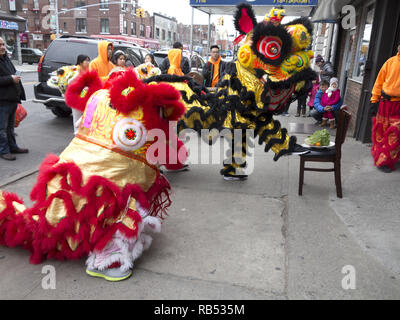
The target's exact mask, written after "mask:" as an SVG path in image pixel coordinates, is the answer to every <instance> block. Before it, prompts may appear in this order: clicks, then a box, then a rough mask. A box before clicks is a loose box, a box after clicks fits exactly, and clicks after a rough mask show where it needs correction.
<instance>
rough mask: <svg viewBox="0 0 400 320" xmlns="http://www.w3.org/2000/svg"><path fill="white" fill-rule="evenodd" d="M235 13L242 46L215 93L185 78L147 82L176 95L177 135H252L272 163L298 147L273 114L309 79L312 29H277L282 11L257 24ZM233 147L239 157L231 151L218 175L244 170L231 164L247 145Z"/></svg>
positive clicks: (247, 11)
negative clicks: (181, 111) (180, 112)
mask: <svg viewBox="0 0 400 320" xmlns="http://www.w3.org/2000/svg"><path fill="white" fill-rule="evenodd" d="M237 9H238V10H237V12H236V15H235V27H236V29H237V30H238V31H239V32H240V34H241V37H242V38H245V41H244V44H243V45H242V46H241V48H240V50H239V52H238V58H237V61H235V62H233V63H231V65H230V66H229V67H228V68H227V72H226V74H225V75H224V77H223V78H222V79H221V81H220V82H219V84H218V88H217V91H216V92H213V93H205V92H204V91H205V90H204V88H201V87H199V86H198V85H196V83H195V82H194V81H192V79H190V78H188V77H177V76H170V75H162V76H158V77H154V78H150V79H148V80H147V81H148V82H153V81H155V82H168V83H170V84H172V85H173V86H174V87H175V88H176V89H178V90H179V91H180V92H181V94H182V99H183V102H184V103H185V105H186V108H187V111H186V113H185V116H184V117H183V119H181V120H180V121H179V123H178V131H182V130H184V129H194V130H195V131H197V132H199V133H200V131H201V130H202V129H209V130H212V129H217V130H218V131H222V130H224V129H230V130H235V129H241V130H248V129H250V130H254V136H255V137H257V136H258V137H259V143H260V144H263V143H265V151H266V152H267V151H269V150H270V149H272V151H273V152H274V153H275V157H274V160H278V159H279V157H281V156H282V155H286V154H291V153H293V152H295V150H297V149H298V148H299V147H300V146H298V145H296V137H289V135H288V132H287V130H286V129H284V128H281V124H280V123H279V121H276V120H274V119H273V115H274V114H279V113H280V112H281V111H282V108H283V107H284V106H285V105H286V104H287V103H290V102H291V101H292V99H293V97H294V96H295V93H296V92H298V91H300V90H301V89H302V88H303V87H304V85H305V83H306V82H307V81H311V80H313V79H315V73H314V72H313V71H312V70H311V68H310V60H311V59H312V58H313V55H314V54H313V52H312V51H311V50H309V48H310V46H311V39H312V29H313V27H312V24H311V22H310V20H309V19H307V18H300V19H297V20H294V21H292V22H290V23H288V24H286V25H282V24H281V23H280V21H281V19H282V18H283V13H284V10H279V9H273V10H271V12H270V14H269V15H267V16H266V17H265V19H264V21H262V22H260V23H257V20H256V17H255V14H254V11H253V9H252V7H251V6H250V5H248V4H241V5H239V6H238V7H237ZM235 144H236V147H237V144H241V145H242V148H241V154H240V155H239V154H237V152H236V154H235V152H232V161H227V162H229V163H227V162H225V163H224V169H223V170H222V172H221V173H222V174H223V175H224V176H240V175H241V172H242V170H241V169H242V168H243V167H245V164H243V163H241V164H239V162H240V161H237V159H238V158H240V157H242V158H245V156H246V152H247V147H248V141H246V138H243V140H242V141H240V142H238V141H236V142H235ZM235 150H238V149H235Z"/></svg>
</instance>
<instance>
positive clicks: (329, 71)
mask: <svg viewBox="0 0 400 320" xmlns="http://www.w3.org/2000/svg"><path fill="white" fill-rule="evenodd" d="M315 64H316V65H317V66H318V67H319V68H320V69H321V71H320V73H319V74H320V78H321V81H324V80H325V81H328V82H329V81H331V78H333V77H334V76H335V71H334V70H333V66H332V63H330V62H329V61H325V60H324V58H322V56H321V55H320V54H319V55H318V56H317V57H316V58H315Z"/></svg>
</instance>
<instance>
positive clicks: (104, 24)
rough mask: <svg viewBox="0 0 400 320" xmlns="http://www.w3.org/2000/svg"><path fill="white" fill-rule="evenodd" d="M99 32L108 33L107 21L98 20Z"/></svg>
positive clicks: (108, 24) (108, 25)
mask: <svg viewBox="0 0 400 320" xmlns="http://www.w3.org/2000/svg"><path fill="white" fill-rule="evenodd" d="M100 32H101V33H110V22H109V20H108V19H101V20H100Z"/></svg>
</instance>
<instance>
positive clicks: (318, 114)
mask: <svg viewBox="0 0 400 320" xmlns="http://www.w3.org/2000/svg"><path fill="white" fill-rule="evenodd" d="M328 88H329V82H328V81H325V80H323V81H321V82H320V84H319V90H318V92H317V94H316V95H315V99H314V109H313V110H312V111H311V116H312V117H313V118H314V119H315V120H316V121H317V123H316V124H321V123H322V117H323V115H324V113H325V112H326V111H329V110H328V109H330V110H331V111H332V112H333V114H334V116H335V119H337V113H338V111H339V110H340V108H341V106H342V105H343V100H342V99H340V100H339V102H338V103H337V104H335V105H333V106H331V108H326V107H324V106H323V105H322V104H321V100H322V96H323V94H324V93H325V92H326V91H327V90H328Z"/></svg>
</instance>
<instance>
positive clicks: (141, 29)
mask: <svg viewBox="0 0 400 320" xmlns="http://www.w3.org/2000/svg"><path fill="white" fill-rule="evenodd" d="M140 36H141V37H144V24H141V25H140Z"/></svg>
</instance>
